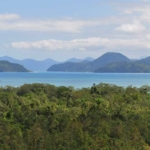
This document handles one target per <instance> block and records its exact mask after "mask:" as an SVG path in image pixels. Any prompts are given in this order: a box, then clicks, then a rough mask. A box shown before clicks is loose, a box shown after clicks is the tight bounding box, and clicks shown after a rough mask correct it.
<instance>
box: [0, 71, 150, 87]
mask: <svg viewBox="0 0 150 150" xmlns="http://www.w3.org/2000/svg"><path fill="white" fill-rule="evenodd" d="M28 83H30V84H32V83H44V84H52V85H56V86H62V85H63V86H73V87H75V88H82V87H91V86H92V85H93V83H95V84H99V83H109V84H115V85H118V86H125V87H126V86H130V85H132V86H135V87H140V86H143V85H150V74H149V73H74V72H69V73H68V72H30V73H13V72H3V73H0V86H2V87H5V86H14V87H18V86H21V85H23V84H28Z"/></svg>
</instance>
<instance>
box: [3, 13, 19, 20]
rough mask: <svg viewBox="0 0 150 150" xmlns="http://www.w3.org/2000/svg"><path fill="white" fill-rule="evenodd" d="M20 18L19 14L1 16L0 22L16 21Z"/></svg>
mask: <svg viewBox="0 0 150 150" xmlns="http://www.w3.org/2000/svg"><path fill="white" fill-rule="evenodd" d="M19 18H20V16H19V15H18V14H0V21H1V20H3V21H4V20H16V19H19Z"/></svg>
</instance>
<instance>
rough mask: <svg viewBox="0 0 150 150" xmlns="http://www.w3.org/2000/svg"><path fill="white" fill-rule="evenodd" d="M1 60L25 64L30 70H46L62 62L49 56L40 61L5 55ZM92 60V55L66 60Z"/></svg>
mask: <svg viewBox="0 0 150 150" xmlns="http://www.w3.org/2000/svg"><path fill="white" fill-rule="evenodd" d="M0 60H6V61H9V62H11V63H17V64H20V65H23V66H24V67H25V68H27V69H28V70H31V71H46V70H47V69H48V68H49V67H50V66H52V65H54V64H58V63H60V62H58V61H55V60H53V59H51V58H48V59H45V60H42V61H38V60H34V59H23V60H18V59H14V58H12V57H9V56H3V57H0ZM92 60H94V59H93V58H91V57H87V58H85V59H77V58H71V59H68V60H66V61H65V62H82V61H92Z"/></svg>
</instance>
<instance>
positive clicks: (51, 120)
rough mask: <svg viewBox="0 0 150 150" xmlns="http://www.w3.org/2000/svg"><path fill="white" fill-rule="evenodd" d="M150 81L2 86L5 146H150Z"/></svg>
mask: <svg viewBox="0 0 150 150" xmlns="http://www.w3.org/2000/svg"><path fill="white" fill-rule="evenodd" d="M149 92H150V87H149V86H142V87H140V88H137V87H132V86H128V87H120V86H116V85H110V84H105V83H100V84H98V85H95V84H93V86H92V87H91V88H81V89H75V88H73V87H65V86H59V87H56V86H54V85H50V84H38V83H34V84H24V85H22V86H20V87H11V86H7V87H0V149H1V150H150V93H149Z"/></svg>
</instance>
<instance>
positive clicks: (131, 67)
mask: <svg viewBox="0 0 150 150" xmlns="http://www.w3.org/2000/svg"><path fill="white" fill-rule="evenodd" d="M95 72H101V73H104V72H105V73H106V72H107V73H115V72H118V73H127V72H128V73H150V66H148V65H145V64H141V63H137V62H129V63H127V62H120V63H111V64H108V65H106V66H104V67H101V68H99V69H97V70H96V71H95Z"/></svg>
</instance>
